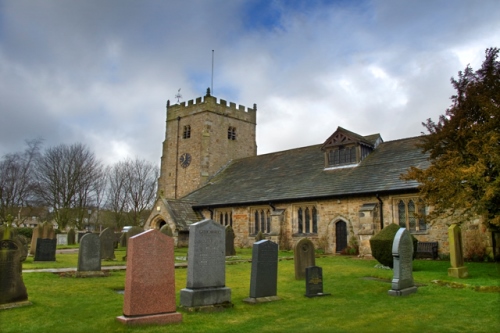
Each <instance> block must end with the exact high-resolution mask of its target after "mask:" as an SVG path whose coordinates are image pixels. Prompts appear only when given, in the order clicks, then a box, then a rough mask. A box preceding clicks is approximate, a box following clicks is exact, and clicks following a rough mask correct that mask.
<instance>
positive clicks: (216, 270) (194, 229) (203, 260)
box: [180, 220, 231, 307]
mask: <svg viewBox="0 0 500 333" xmlns="http://www.w3.org/2000/svg"><path fill="white" fill-rule="evenodd" d="M225 236H226V233H225V228H224V226H222V225H220V224H218V223H216V222H214V221H212V220H203V221H201V222H197V223H193V224H191V226H190V227H189V250H188V269H187V283H186V288H184V289H182V290H181V293H180V298H181V305H182V306H184V307H202V306H209V305H218V304H222V303H230V301H231V289H229V288H226V263H225Z"/></svg>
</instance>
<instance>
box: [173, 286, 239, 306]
mask: <svg viewBox="0 0 500 333" xmlns="http://www.w3.org/2000/svg"><path fill="white" fill-rule="evenodd" d="M180 296H181V305H182V306H183V307H186V308H191V307H199V306H207V305H209V306H211V305H217V304H226V303H231V289H230V288H227V287H221V288H201V289H188V288H184V289H181V293H180Z"/></svg>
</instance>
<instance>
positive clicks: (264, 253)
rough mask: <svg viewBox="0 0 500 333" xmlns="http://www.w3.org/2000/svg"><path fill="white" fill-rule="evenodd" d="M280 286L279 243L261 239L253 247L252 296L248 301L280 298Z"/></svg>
mask: <svg viewBox="0 0 500 333" xmlns="http://www.w3.org/2000/svg"><path fill="white" fill-rule="evenodd" d="M277 286H278V244H276V243H274V242H272V241H270V240H261V241H259V242H256V243H254V244H253V247H252V273H251V277H250V297H249V298H246V299H244V300H243V301H244V302H247V303H261V302H270V301H276V300H279V297H278V296H277V295H276V294H277Z"/></svg>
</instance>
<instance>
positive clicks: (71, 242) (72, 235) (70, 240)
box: [68, 228, 76, 245]
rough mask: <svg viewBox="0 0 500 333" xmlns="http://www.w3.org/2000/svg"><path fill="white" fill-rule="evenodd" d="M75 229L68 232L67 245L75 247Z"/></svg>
mask: <svg viewBox="0 0 500 333" xmlns="http://www.w3.org/2000/svg"><path fill="white" fill-rule="evenodd" d="M75 243H76V242H75V229H73V228H71V229H69V231H68V245H75Z"/></svg>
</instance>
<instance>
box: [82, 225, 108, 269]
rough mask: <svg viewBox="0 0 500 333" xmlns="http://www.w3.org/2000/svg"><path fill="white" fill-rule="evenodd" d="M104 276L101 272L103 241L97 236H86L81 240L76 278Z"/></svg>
mask: <svg viewBox="0 0 500 333" xmlns="http://www.w3.org/2000/svg"><path fill="white" fill-rule="evenodd" d="M90 276H104V273H103V272H102V271H101V241H100V239H99V236H97V235H96V234H91V233H89V234H86V235H85V236H83V237H82V239H81V240H80V249H79V250H78V267H77V269H76V277H90Z"/></svg>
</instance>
